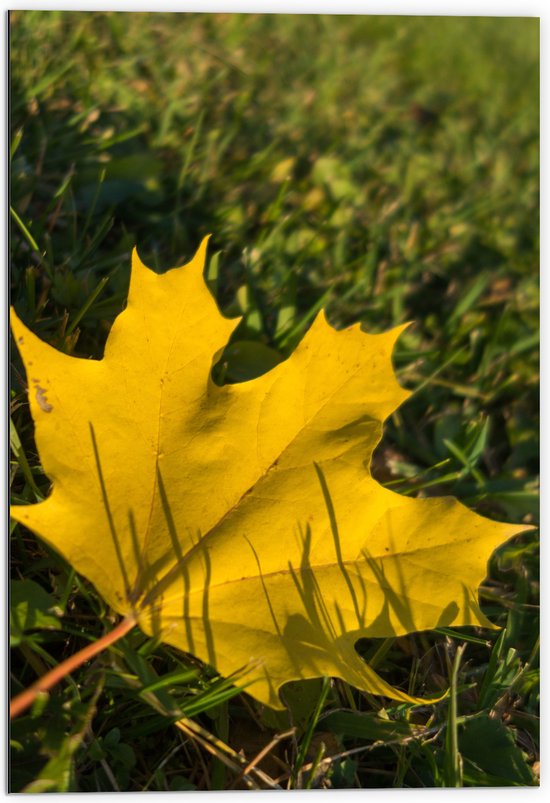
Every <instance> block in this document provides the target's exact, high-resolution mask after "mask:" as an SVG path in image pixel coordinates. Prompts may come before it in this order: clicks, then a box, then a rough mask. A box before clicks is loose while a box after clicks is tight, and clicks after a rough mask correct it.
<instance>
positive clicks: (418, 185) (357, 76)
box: [10, 11, 539, 788]
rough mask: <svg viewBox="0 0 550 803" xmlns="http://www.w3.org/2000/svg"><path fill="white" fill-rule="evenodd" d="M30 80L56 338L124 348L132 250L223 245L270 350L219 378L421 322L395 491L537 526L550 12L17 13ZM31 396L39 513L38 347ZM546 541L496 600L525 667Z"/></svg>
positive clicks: (491, 610) (18, 94)
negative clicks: (325, 341)
mask: <svg viewBox="0 0 550 803" xmlns="http://www.w3.org/2000/svg"><path fill="white" fill-rule="evenodd" d="M10 65H11V97H10V126H11V135H12V139H11V190H10V192H11V207H12V216H11V274H10V275H11V293H12V302H13V303H14V305H15V307H16V309H17V311H18V312H19V314H20V315H21V317H23V319H24V320H25V321H26V323H27V324H28V325H29V326H31V328H33V330H35V331H36V332H37V333H39V334H40V336H41V337H43V338H44V339H46V340H48V341H49V342H51V343H54V344H55V345H56V346H57V347H58V348H61V349H63V350H65V351H67V352H68V353H73V354H75V355H78V356H83V357H90V356H92V357H99V356H101V353H102V348H103V344H104V341H105V338H106V335H107V333H108V330H109V328H110V325H111V323H112V321H113V319H114V317H115V316H116V314H117V313H118V312H119V311H120V310H121V309H122V307H123V305H124V302H125V297H126V291H127V286H128V280H129V267H130V252H131V249H132V247H133V246H134V245H137V246H138V249H139V252H140V255H141V256H142V258H143V259H144V260H145V261H146V262H147V263H148V264H149V265H151V266H152V267H154V268H155V269H157V270H163V269H166V268H168V267H172V266H174V265H176V264H181V263H182V262H184V261H186V260H187V259H188V258H189V257H190V256H191V255H192V254H193V252H194V250H195V249H196V247H197V246H198V244H199V242H200V239H201V238H202V237H203V236H204V235H205V234H207V233H212V235H213V237H212V240H211V244H210V249H209V254H210V257H209V262H208V266H207V272H206V276H207V280H208V282H209V285H210V287H211V290H212V292H213V293H214V295H215V296H216V298H217V300H218V302H219V304H220V307H221V309H222V310H223V311H224V312H225V313H226V314H228V315H235V314H241V315H243V316H244V317H243V322H242V324H241V325H240V326H239V328H238V330H237V332H236V334H235V336H234V338H233V340H238V341H241V343H242V341H245V342H246V347H245V348H244V349H243V348H242V347H241V348H240V349H239V354H240V357H239V360H237V359H236V358H235V350H234V349H233V350H232V348H231V345H230V346H229V347H228V349H227V350H226V352H225V354H224V355H223V357H222V359H221V361H220V363H219V365H218V366H217V367H216V369H215V375H216V377H217V380H218V381H220V382H223V381H238V380H242V379H246V378H249V377H252V376H254V375H257V374H258V373H261V372H262V371H265V370H268V369H269V368H270V367H271V366H272V365H274V364H276V362H278V361H279V360H280V359H282V358H284V357H285V356H287V355H288V354H289V353H290V352H291V351H292V349H293V348H294V346H295V345H296V343H297V342H298V341H299V339H300V338H301V337H302V335H303V333H304V331H305V330H306V329H307V326H308V325H309V323H310V321H311V319H312V318H313V316H314V315H315V313H316V312H317V310H318V309H319V308H320V307H321V306H324V307H326V308H327V309H328V317H329V320H330V321H331V322H332V323H333V324H334V325H335V326H338V327H339V326H343V325H347V324H351V323H354V322H357V321H361V322H362V323H363V324H364V327H365V329H366V330H368V331H375V332H376V331H383V330H384V329H386V328H388V327H390V326H392V325H396V324H399V323H403V322H404V321H413V322H414V324H413V325H412V326H411V327H410V328H409V329H408V330H407V331H406V332H405V333H404V334H403V336H402V337H401V338H400V341H399V344H398V347H397V351H396V355H395V367H396V370H397V373H398V376H399V379H400V381H401V382H402V383H403V384H404V385H406V386H407V387H409V388H410V389H411V390H414V391H415V393H414V395H413V396H412V397H411V399H410V400H409V401H408V402H407V403H406V404H405V405H404V406H403V408H402V409H401V410H400V411H399V412H398V413H396V414H395V415H394V416H393V417H392V420H391V421H390V422H389V424H388V427H387V430H386V435H385V437H384V440H383V442H382V444H381V446H380V447H379V449H378V451H377V457H376V460H375V465H374V471H375V474H376V476H377V477H379V478H380V480H381V481H383V482H385V483H388V484H389V485H390V487H393V488H394V489H395V490H397V491H400V492H403V493H412V494H415V493H421V494H422V493H423V494H425V493H452V494H454V495H456V496H458V497H459V498H461V499H462V500H463V501H465V502H466V503H467V504H469V505H470V506H471V507H475V508H476V509H478V510H479V511H480V512H482V513H485V514H486V515H490V516H492V517H494V518H501V519H505V520H509V521H518V522H519V521H528V522H537V521H538V314H539V313H538V238H539V229H538V192H539V173H538V170H539V163H538V158H539V157H538V146H539V140H538V97H539V95H538V93H539V83H538V77H539V21H538V19H534V18H533V19H527V18H522V19H519V18H515V19H514V18H481V17H479V18H471V17H470V18H468V17H463V18H453V17H389V16H386V17H376V16H370V17H369V16H363V17H351V16H322V15H311V16H299V15H296V16H290V15H277V16H275V15H259V14H251V15H237V14H212V15H210V14H195V13H193V14H183V13H181V14H168V13H159V14H153V13H115V12H67V11H51V12H50V11H16V12H12V13H11V15H10ZM11 405H12V422H13V427H14V431H15V435H13V436H12V445H14V451H15V455H16V459H15V460H14V461H13V463H12V471H11V480H12V490H13V493H14V496H15V498H16V500H17V501H24V500H27V501H32V500H33V499H34V498H35V497H34V489H33V484H34V486H38V488H39V490H40V491H41V492H42V493H46V492H47V489H48V481H47V478H45V477H44V476H43V474H42V473H41V469H40V465H39V462H38V458H37V455H36V450H35V447H34V444H33V440H32V423H31V421H30V418H29V414H28V408H27V405H26V397H25V385H24V378H23V376H22V372H21V367H20V364H19V362H18V356H17V354H15V353H14V355H13V378H12V392H11ZM13 438H16V440H13ZM18 444H19V445H18ZM21 454H23V456H24V459H23V458H21V457H20V455H21ZM22 461H23V462H22ZM14 537H15V546H14V548H13V551H12V556H13V565H14V575H15V577H16V578H18V580H19V581H21V579H22V578H25V579H29V578H31V579H33V580H35V581H37V582H38V583H39V584H40V585H42V586H43V587H44V588H46V589H47V590H50V585H51V583H50V580H51V573H52V572H53V573H54V575H55V572H59V571H61V569H60V566H61V563H60V562H59V563H58V564H56V563H55V561H56V560H57V557H56V556H54V555H53V554H51V553H46V556H45V553H43V551H42V550H43V548H42V547H41V546H40V545H39V544H37V542H35V541H34V539H32V538H31V537H30V536H29V534H28V533H27V534H25V536H24V537H22V536H21V535H20V534H19V528H16V529H15V532H14ZM537 549H538V539H537V537H536V536H535V535H532V534H527V535H524V536H522V537H520V538H517V539H514V541H512V542H511V543H510V544H508V545H506V546H505V547H503V548H502V549H501V550H500V551H499V553H497V555H496V556H495V558H494V560H493V561H492V564H491V573H490V579H489V580H488V582H487V584H486V586H485V588H484V590H482V600H484V605H485V606H486V607H485V610H486V611H487V613H488V614H489V615H491V616H492V617H493V619H494V620H495V621H498V622H499V623H500V624H502V625H504V624H506V623H508V624H507V626H508V627H509V628H511V630H508V631H507V632H508V635H507V638H508V639H509V640H508V642H507V646H508V647H510V648H512V649H513V650H515V651H516V652H517V656H518V661H520V666H525V664H521V661H528V660H529V656H530V655H531V654H532V650H533V645H534V643H535V640H536V633H537V629H538V619H537V613H536V607H535V606H536V602H537V592H538V569H537V566H538V563H537ZM37 557H38V560H37ZM52 567H53V568H52ZM69 592H70V593H71V594H72V593H74V594H75V595H76V597H78V594H77V592H75V591H74V589H73V591H71V590H70V589H69V591H67V598H66V599H65V603H66V602H67V600H68V599H69V596H70V593H69ZM58 596H59V595H58ZM510 599H512V600H514V605H516V606H518V607H517V608H516V613H517V616H516V618H515V619H514V622H513V627H512V625H511V624H510V616H511V614H510V607H509V605H507V603H506V604H505V603H504V602H503V600H510ZM57 601H58V599H57ZM75 604H76V605H77V603H75ZM525 606H527V607H525ZM77 607H78V605H77ZM499 617H500V618H499ZM45 638H46V641H48V639H49V642H51V645H50V647H51V649H52V652H53V653H54V654H55V650H56V646H58V645H56V639H59V638H60V636H59V634H58V633H51V632H49V633H48V634H47V636H45ZM49 642H48V643H49ZM33 643H34V642H33ZM27 646H28V645H27ZM43 648H44V646H43V644H42V649H43ZM390 657H391V654H390ZM406 659H407V654H406V651H405V653H403V651H402V650H401V651H399V650H398V649H397V648H396V652H395V654H394V655H393V659H392V660H393V663H392V664H391V666H392V667H393V669H392V671H394V672H395V671H397V672H398V673H399V671H400V667H401V669H403V667H404V666H405V663H406ZM16 660H19V661H20V662H21V664H20V666H21V682H22V683H25V682H27V683H30V682H31V681H32V679H33V678H34V677H35V675H36V673H35V674H34V675H33V672H32V668H31V669H30V668H29V663H28V661H29V654H28V650H27V654H26V655H25V656H23V657H21V656H19V658H17V659H16ZM486 660H487V656H486V655H485V657H483V655H480V657H479V661H478V663H477V665H478V667H479V666H483V665H484V664H483V662H484V661H486ZM473 664H474V666H475V665H476V660H474V661H473ZM31 665H32V661H31ZM396 667H397V670H396ZM382 668H383V667H382ZM388 671H389V670H388ZM407 671H408V670H407ZM518 671H519V670H518ZM529 700H530V702H524V703H522V705H524V707H525V712H524V713H525V715H526V716H535V713H534V712H535V709H536V705H537V702H538V697H536V698H535V697H530V698H529ZM516 707H517V706H516ZM522 727H526V726H525V723H524V724H523V725H522ZM535 752H536V751H535ZM530 755H531V754H530ZM534 755H535V753H533V754H532V755H531V760H534V758H533V756H534ZM71 756H72V754H71ZM72 760H73V759H72V757H71V761H72ZM419 761H420V759H419ZM33 766H34V765H33ZM392 766H393V765H392ZM400 771H401V770H400ZM98 772H99V773H100V775H101V770H98ZM426 772H427V773H428V775H426V774H425V773H424V774H422V773H420V775H419V776H418V777H421V778H425V777H426V778H427V777H428V776H429V773H430V772H431V773H432V775H431V776H430V777H431V780H432V783H431V784H430V783H429V782H428V783H427V784H426V785H433V784H436V783H437V778H436V777H435V774H434V773H435V770H434V769H433V767H432V768H431V769H430V770H429V771H428V770H426ZM22 777H23V779H24V780H25V782H27V783H28V782H29V777H26V776H25V774H24V773H23V776H22ZM101 777H102V778H103V776H101ZM121 777H122V776H121ZM395 777H397V776H395ZM399 777H400V778H401V780H402V779H403V777H405V776H403V777H402V776H399ZM119 781H120V779H119ZM22 783H23V780H22V781H21V784H22ZM81 783H82V781H81ZM101 783H105V784H106V787H105V788H111V787H110V786H109V784H108V782H107V781H105V780H104V779H103V780H102V781H101ZM120 783H122V781H121V782H120ZM127 783H128V784H129V785H128V786H127V787H124V784H123V783H122V786H121V788H122V787H124V788H136V787H135V786H132V785H131V783H132V782H131V781H130V777H128V780H127ZM140 783H141V781H139V780H136V781H135V784H136V785H137V788H143V785H144V783H145V782H143V783H141V786H140V785H139V784H140ZM342 783H344V781H342ZM365 783H366V782H365ZM344 785H345V784H344ZM351 785H353V784H351ZM382 785H384V784H382ZM413 785H414V784H413ZM417 785H418V784H417ZM148 788H149V787H148ZM150 788H156V787H154V785H153V787H150ZM163 788H164V787H163Z"/></svg>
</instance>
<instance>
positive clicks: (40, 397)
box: [36, 385, 53, 413]
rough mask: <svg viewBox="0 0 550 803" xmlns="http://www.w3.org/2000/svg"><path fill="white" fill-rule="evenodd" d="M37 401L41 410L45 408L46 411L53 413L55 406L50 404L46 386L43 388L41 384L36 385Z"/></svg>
mask: <svg viewBox="0 0 550 803" xmlns="http://www.w3.org/2000/svg"><path fill="white" fill-rule="evenodd" d="M36 401H37V402H38V406H39V407H40V409H41V410H44V412H45V413H51V411H52V410H53V407H52V405H51V404H49V402H48V400H47V398H46V391H45V390H44V388H41V387H40V385H37V386H36Z"/></svg>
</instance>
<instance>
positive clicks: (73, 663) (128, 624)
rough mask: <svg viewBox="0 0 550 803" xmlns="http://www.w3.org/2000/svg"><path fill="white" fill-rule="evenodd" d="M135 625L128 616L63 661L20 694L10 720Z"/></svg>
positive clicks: (11, 705) (12, 707)
mask: <svg viewBox="0 0 550 803" xmlns="http://www.w3.org/2000/svg"><path fill="white" fill-rule="evenodd" d="M135 624H136V620H135V618H134V616H133V615H130V616H127V617H126V618H125V619H123V620H122V621H121V622H119V624H118V625H117V626H116V627H115V628H114V629H113V630H111V631H110V632H109V633H106V634H105V635H104V636H102V637H101V638H100V639H97V641H94V642H93V643H92V644H88V645H87V646H86V647H83V649H81V650H79V651H78V652H75V653H74V655H71V656H69V658H67V659H66V660H65V661H62V662H61V663H60V664H58V665H57V666H56V667H54V668H53V669H51V670H50V671H49V672H46V674H45V675H42V677H41V678H39V679H38V680H37V681H36V682H35V683H33V684H32V685H31V686H29V688H28V689H25V691H22V692H21V694H18V695H17V696H16V697H14V698H13V700H11V702H10V719H15V717H18V716H19V715H20V714H22V713H23V711H25V710H26V709H27V708H28V707H29V706H30V705H31V704H32V703H33V702H34V701H35V700H36V698H37V697H38V695H39V694H40V692H43V691H48V690H49V689H51V688H52V686H55V684H56V683H59V681H60V680H62V679H63V678H64V677H66V676H67V675H69V674H70V673H71V672H74V670H75V669H78V667H79V666H81V665H82V664H83V663H85V662H86V661H89V660H90V658H93V657H94V656H95V655H97V654H98V653H100V652H102V651H103V650H104V649H106V648H107V647H110V646H111V644H114V643H115V642H117V641H118V640H119V639H121V638H122V637H123V636H125V635H126V633H129V632H130V630H132V628H133V627H134V625H135Z"/></svg>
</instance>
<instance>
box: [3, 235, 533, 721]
mask: <svg viewBox="0 0 550 803" xmlns="http://www.w3.org/2000/svg"><path fill="white" fill-rule="evenodd" d="M205 253H206V240H205V241H203V243H202V245H201V246H200V248H199V250H198V252H197V254H196V255H195V257H194V259H193V260H192V261H191V262H190V263H189V264H188V265H186V266H184V267H180V268H176V269H173V270H169V271H167V272H166V273H164V274H163V275H157V274H156V273H154V272H153V271H151V270H149V269H148V268H147V267H146V266H145V265H143V263H142V262H141V260H140V259H139V257H138V255H137V253H136V252H135V251H134V254H133V258H132V276H131V283H130V291H129V297H128V304H127V307H126V309H125V310H124V311H123V312H122V313H121V314H120V315H119V316H118V318H117V319H116V321H115V323H114V325H113V327H112V330H111V332H110V335H109V338H108V340H107V344H106V347H105V354H104V357H103V359H101V360H87V359H79V358H75V357H71V356H68V355H66V354H63V353H61V352H59V351H57V350H55V349H54V348H52V347H51V346H49V345H47V344H46V343H44V342H43V341H41V340H40V339H39V338H37V337H36V335H34V334H33V333H32V332H31V331H30V330H29V329H27V327H26V326H24V324H23V323H22V322H21V321H20V320H19V319H18V317H17V315H16V314H15V313H14V312H13V313H12V327H13V333H14V336H15V340H16V342H17V343H18V347H19V349H20V352H21V355H22V358H23V361H24V363H25V367H26V370H27V375H28V377H29V381H30V380H31V379H32V383H33V387H34V388H39V389H40V392H39V393H36V392H32V390H31V392H29V403H30V407H31V412H32V416H33V419H34V422H35V432H36V443H37V447H38V450H39V453H40V458H41V461H42V465H43V468H44V470H45V472H46V474H47V476H48V477H49V478H50V480H51V481H52V483H53V489H52V492H51V494H50V496H49V497H48V498H47V499H46V500H45V501H43V502H40V503H38V504H34V505H28V506H15V507H12V509H11V513H12V516H13V517H14V519H16V520H17V521H19V522H21V523H22V524H24V525H26V526H27V527H29V528H30V529H31V530H32V531H34V532H35V533H36V534H37V535H39V536H40V537H42V538H43V539H44V540H45V541H46V542H47V543H48V544H50V545H51V546H53V547H54V548H55V549H57V550H58V551H59V552H60V553H61V554H62V555H63V556H64V557H65V558H66V559H67V560H68V561H69V562H70V563H71V564H72V565H73V567H74V568H75V569H76V570H77V571H78V572H80V573H81V574H83V575H84V576H85V577H87V578H88V579H89V580H90V581H91V582H92V583H93V584H94V585H95V587H96V588H97V590H98V592H99V593H100V594H101V595H102V596H103V598H104V599H105V600H106V601H107V602H108V603H109V605H111V606H112V608H114V610H115V611H118V613H120V614H122V615H124V616H128V615H134V616H135V618H136V621H137V622H138V624H139V626H140V627H141V628H142V629H143V631H144V632H146V633H148V634H155V635H160V636H161V637H162V639H163V640H164V641H165V642H167V643H169V644H172V645H174V646H176V647H178V648H180V649H182V650H185V651H187V652H189V653H193V654H194V655H195V656H197V657H198V658H200V659H202V660H203V661H205V662H207V663H209V664H212V665H213V666H215V667H216V669H217V670H218V671H219V672H220V673H221V674H222V675H224V676H228V675H231V674H232V673H234V672H237V671H239V670H241V669H243V668H247V669H248V675H247V677H248V679H250V680H251V681H253V682H252V683H251V685H249V686H248V687H247V691H248V692H249V693H250V694H251V695H252V696H254V697H255V698H256V699H258V700H259V701H261V702H263V703H266V704H267V705H269V706H272V707H274V708H281V707H282V704H281V701H280V698H279V695H278V690H279V688H280V686H281V685H282V684H284V683H285V682H287V681H290V680H296V679H301V678H311V677H319V676H322V675H327V676H337V677H340V678H343V679H344V680H346V681H348V682H349V683H351V684H353V685H354V686H356V687H358V688H360V689H364V690H366V691H369V692H372V693H375V694H382V695H387V696H388V697H391V698H393V699H396V700H402V701H413V700H416V698H412V697H410V696H409V695H408V694H406V693H405V692H402V691H400V690H398V689H395V688H393V687H391V686H390V685H388V684H387V683H386V682H385V681H384V680H382V678H380V677H379V676H378V675H377V674H376V673H375V672H374V671H373V670H372V669H371V668H370V667H369V666H368V665H367V664H366V663H365V662H364V661H363V660H362V659H361V658H360V656H359V655H358V653H357V652H356V650H355V646H354V645H355V643H356V641H357V640H358V639H359V638H361V637H372V638H380V637H389V636H398V635H402V634H404V633H408V632H412V631H417V630H426V629H430V628H435V627H450V626H459V625H482V626H487V627H491V626H492V625H491V623H490V622H489V620H488V619H487V618H486V617H485V616H484V615H483V613H482V612H481V610H480V608H479V605H478V602H477V587H478V585H479V584H480V582H481V581H482V580H483V579H484V577H485V575H486V571H487V560H488V558H489V556H490V554H491V552H492V551H493V550H494V548H495V547H496V546H498V545H499V544H501V543H502V542H504V541H506V540H507V539H508V538H510V537H511V536H513V535H515V534H516V533H518V532H520V531H521V530H524V529H526V527H525V526H522V525H516V524H501V523H497V522H494V521H490V520H488V519H486V518H483V517H481V516H479V515H477V514H475V513H473V512H471V511H470V510H468V509H467V508H465V507H464V506H463V505H461V504H460V503H459V502H457V501H455V500H453V499H450V498H434V499H422V500H420V499H409V498H407V497H404V496H400V495H399V494H397V493H393V492H391V491H389V490H386V489H384V488H383V487H382V486H380V485H379V484H378V483H377V482H376V481H375V480H374V479H373V478H372V477H371V475H370V472H369V465H370V461H371V458H372V453H373V451H374V449H375V447H376V445H377V443H378V442H379V440H380V437H381V435H382V423H383V421H384V420H385V419H386V418H387V417H388V416H389V415H390V414H391V413H392V412H393V411H394V410H395V409H396V408H397V407H398V406H399V405H400V404H401V403H402V402H403V401H404V400H405V399H406V398H407V396H408V395H409V394H408V392H407V391H405V390H404V389H403V388H402V387H401V386H400V385H399V384H398V383H397V381H396V378H395V375H394V373H393V370H392V364H391V353H392V349H393V346H394V344H395V341H396V340H397V337H398V336H399V334H400V332H401V331H402V330H403V328H404V327H397V328H395V329H392V330H391V331H389V332H386V333H385V334H381V335H368V334H365V333H364V332H362V331H361V330H360V328H359V326H358V325H356V326H351V327H349V328H347V329H345V330H342V331H336V330H335V329H333V328H332V327H331V326H330V325H329V324H328V323H327V321H326V318H325V315H324V313H323V312H321V313H320V314H319V315H318V316H317V318H316V319H315V321H314V322H313V324H312V326H311V328H310V329H309V331H308V332H307V334H306V335H305V337H304V338H303V340H302V341H301V343H300V344H299V346H298V347H297V348H296V350H295V351H294V353H293V354H292V356H291V357H289V358H288V359H287V360H286V361H284V362H282V363H280V364H279V365H276V366H275V367H273V368H272V369H271V370H270V371H268V372H267V373H265V374H263V375H262V376H259V377H257V378H255V379H252V380H250V381H248V382H242V383H239V384H227V385H224V386H222V387H219V386H218V385H216V384H215V383H214V382H213V380H212V378H211V370H212V366H213V363H215V361H216V359H217V358H219V355H220V354H221V351H222V350H223V348H224V346H225V345H226V344H227V341H228V338H229V336H230V335H231V333H232V332H233V330H234V329H235V327H236V326H237V324H238V319H232V320H228V319H226V318H224V317H223V316H222V315H221V314H220V313H219V311H218V309H217V307H216V304H215V302H214V300H213V298H212V296H211V295H210V293H209V291H208V289H207V287H206V285H205V283H204V280H203V275H202V274H203V267H204V261H205ZM31 366H32V367H31Z"/></svg>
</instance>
